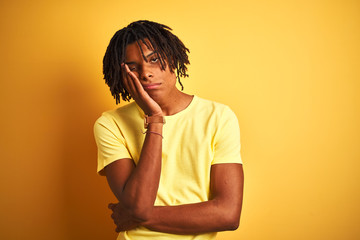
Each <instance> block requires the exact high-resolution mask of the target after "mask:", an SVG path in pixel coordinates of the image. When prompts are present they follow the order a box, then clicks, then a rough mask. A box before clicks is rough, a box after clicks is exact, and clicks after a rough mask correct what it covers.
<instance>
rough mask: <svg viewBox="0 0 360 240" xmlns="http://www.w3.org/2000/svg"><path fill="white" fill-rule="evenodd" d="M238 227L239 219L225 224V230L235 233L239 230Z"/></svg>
mask: <svg viewBox="0 0 360 240" xmlns="http://www.w3.org/2000/svg"><path fill="white" fill-rule="evenodd" d="M239 225H240V218H238V219H234V220H232V221H229V222H228V224H227V230H228V231H235V230H236V229H238V228H239Z"/></svg>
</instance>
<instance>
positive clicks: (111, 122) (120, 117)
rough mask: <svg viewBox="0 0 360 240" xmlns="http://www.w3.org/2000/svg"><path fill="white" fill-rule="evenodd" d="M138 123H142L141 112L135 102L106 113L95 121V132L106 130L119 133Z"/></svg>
mask: <svg viewBox="0 0 360 240" xmlns="http://www.w3.org/2000/svg"><path fill="white" fill-rule="evenodd" d="M136 122H142V117H141V112H140V111H139V110H138V106H137V105H136V103H135V102H132V103H129V104H127V105H125V106H122V107H119V108H116V109H113V110H109V111H105V112H103V113H102V114H101V116H100V117H99V118H98V119H97V120H96V121H95V124H94V130H95V131H96V130H99V129H104V128H106V129H107V130H112V131H118V130H120V129H121V128H127V127H128V126H129V125H133V124H134V123H136Z"/></svg>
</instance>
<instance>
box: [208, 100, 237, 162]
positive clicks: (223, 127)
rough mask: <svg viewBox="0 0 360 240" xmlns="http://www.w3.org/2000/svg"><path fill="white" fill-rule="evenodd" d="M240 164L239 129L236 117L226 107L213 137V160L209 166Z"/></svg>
mask: <svg viewBox="0 0 360 240" xmlns="http://www.w3.org/2000/svg"><path fill="white" fill-rule="evenodd" d="M218 163H241V164H242V160H241V155H240V128H239V122H238V120H237V117H236V115H235V113H234V112H233V111H231V109H230V108H229V107H226V108H225V109H224V111H223V113H222V115H221V117H220V121H219V124H218V128H217V130H216V133H215V136H214V159H213V161H212V162H211V164H218Z"/></svg>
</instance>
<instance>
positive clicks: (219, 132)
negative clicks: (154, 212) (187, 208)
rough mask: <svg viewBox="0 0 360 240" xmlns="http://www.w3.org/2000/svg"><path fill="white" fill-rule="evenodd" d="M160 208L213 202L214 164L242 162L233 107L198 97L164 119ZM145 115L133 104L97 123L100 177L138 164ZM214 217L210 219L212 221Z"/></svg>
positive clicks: (145, 233) (143, 233) (141, 232)
mask: <svg viewBox="0 0 360 240" xmlns="http://www.w3.org/2000/svg"><path fill="white" fill-rule="evenodd" d="M165 120H166V123H165V124H164V127H163V136H164V139H163V146H162V149H163V150H162V151H163V152H162V166H161V177H160V183H159V189H158V193H157V197H156V200H155V205H157V206H171V205H180V204H188V203H197V202H203V201H207V200H209V189H210V169H211V165H212V164H219V163H242V161H241V156H240V130H239V124H238V120H237V118H236V116H235V114H234V113H233V112H232V111H231V110H230V108H229V107H227V106H225V105H223V104H220V103H216V102H212V101H208V100H205V99H202V98H199V97H197V96H194V98H193V100H192V102H191V103H190V105H189V106H188V107H187V108H186V109H184V110H183V111H181V112H179V113H176V114H174V115H171V116H165ZM144 131H145V129H144V112H143V111H142V110H141V108H140V107H138V105H136V103H135V102H133V103H130V104H128V105H126V106H124V107H120V108H118V109H115V110H112V111H107V112H104V113H103V114H102V116H101V117H100V118H99V119H98V120H97V121H96V123H95V126H94V133H95V140H96V144H97V146H98V169H97V170H98V173H99V174H100V175H103V172H102V170H103V169H104V167H105V166H106V165H108V164H110V163H112V162H114V161H116V160H118V159H122V158H131V159H133V160H134V162H135V164H137V162H138V161H139V156H140V152H141V148H142V144H143V142H144V138H145V135H144V134H143V132H144ZM209 217H211V216H209ZM215 236H216V233H207V234H199V235H174V234H167V233H160V232H155V231H151V230H148V229H146V228H144V227H139V228H136V229H134V230H131V231H126V232H122V233H120V234H119V237H118V239H144V238H145V239H184V240H185V239H196V240H200V239H204V240H205V239H206V240H209V239H215Z"/></svg>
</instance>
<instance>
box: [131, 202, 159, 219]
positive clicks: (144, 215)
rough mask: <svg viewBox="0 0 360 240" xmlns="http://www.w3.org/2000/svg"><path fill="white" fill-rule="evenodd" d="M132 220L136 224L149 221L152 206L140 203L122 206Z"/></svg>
mask: <svg viewBox="0 0 360 240" xmlns="http://www.w3.org/2000/svg"><path fill="white" fill-rule="evenodd" d="M124 207H125V208H126V209H127V210H128V213H129V215H130V216H131V218H132V219H134V220H136V221H137V222H140V223H141V222H146V221H148V220H149V218H150V215H151V211H152V208H153V206H148V205H144V204H141V203H129V204H126V203H125V204H124Z"/></svg>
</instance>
